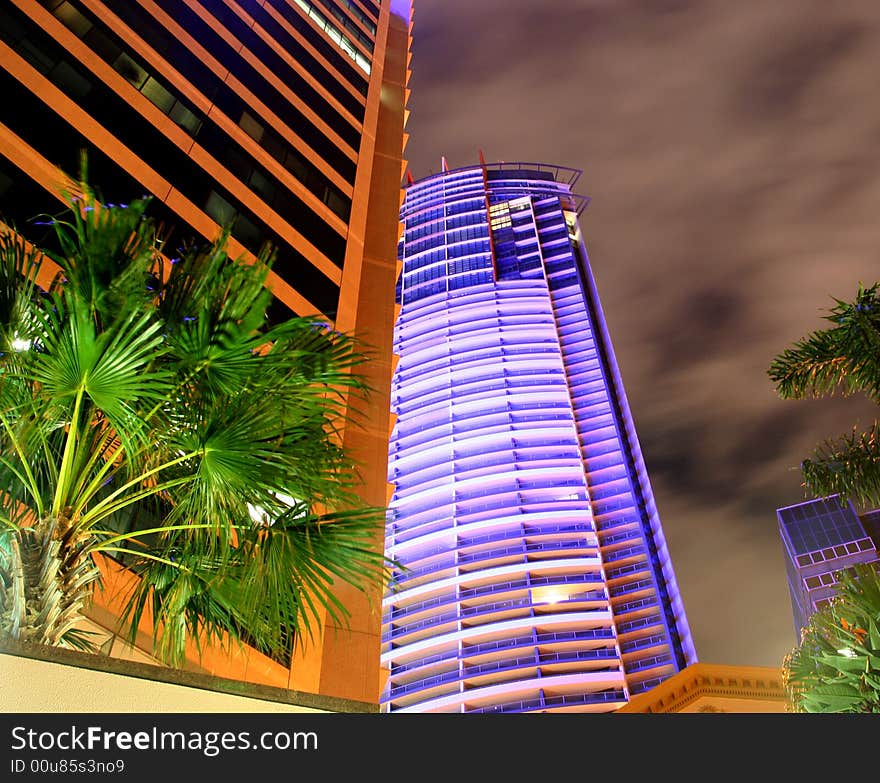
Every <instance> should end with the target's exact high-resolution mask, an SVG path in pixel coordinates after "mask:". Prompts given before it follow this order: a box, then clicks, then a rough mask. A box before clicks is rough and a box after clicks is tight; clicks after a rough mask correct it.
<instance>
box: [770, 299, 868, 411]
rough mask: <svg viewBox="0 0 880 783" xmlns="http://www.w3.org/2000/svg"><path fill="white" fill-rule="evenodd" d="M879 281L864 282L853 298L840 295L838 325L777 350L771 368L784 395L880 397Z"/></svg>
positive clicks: (833, 316) (834, 315)
mask: <svg viewBox="0 0 880 783" xmlns="http://www.w3.org/2000/svg"><path fill="white" fill-rule="evenodd" d="M878 292H880V284H876V283H875V284H874V285H872V286H870V287H868V288H865V287H863V286H861V285H860V286H859V290H858V293H857V295H856V298H855V300H854V301H853V302H844V301H842V300H839V299H836V300H835V303H836V304H835V306H834V307H833V308H832V309H831V310H830V312H829V314H828V315H827V316H826V320H829V321H831V322H832V323H834V324H835V326H833V327H831V328H830V329H825V330H821V331H816V332H813V333H812V334H810V335H808V336H807V337H806V338H803V339H802V340H800V341H798V342H797V343H795V345H794V347H793V348H788V349H786V350H785V351H783V352H782V353H781V354H780V355H779V356H777V357H776V358H775V359H774V360H773V362H772V364H771V365H770V369H769V371H768V374H769V376H770V379H771V380H772V381H773V382H774V383H775V384H776V389H777V391H778V393H779V395H780V396H781V397H783V398H805V397H821V396H825V395H832V394H836V393H841V394H844V395H848V394H854V393H856V392H864V393H865V394H866V395H868V397H869V398H871V399H872V400H874V401H876V402H880V293H878Z"/></svg>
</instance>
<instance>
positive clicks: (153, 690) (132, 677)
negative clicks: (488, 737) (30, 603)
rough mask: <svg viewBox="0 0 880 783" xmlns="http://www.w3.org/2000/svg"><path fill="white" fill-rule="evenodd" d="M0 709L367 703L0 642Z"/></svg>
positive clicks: (290, 707)
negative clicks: (1, 683) (0, 681)
mask: <svg viewBox="0 0 880 783" xmlns="http://www.w3.org/2000/svg"><path fill="white" fill-rule="evenodd" d="M0 680H2V682H3V687H2V689H0V712H346V713H378V712H379V706H378V705H377V704H370V703H368V702H362V701H353V700H349V699H341V698H337V697H333V696H322V695H319V694H315V693H306V692H303V691H291V690H287V689H285V688H277V687H273V686H270V685H258V684H256V683H249V682H241V681H239V680H230V679H225V678H223V677H215V676H212V675H208V674H201V673H197V672H187V671H181V670H179V669H172V668H166V667H162V666H154V665H151V664H146V663H140V662H137V661H128V660H122V659H119V658H111V657H108V656H106V655H96V654H91V653H84V652H79V651H77V650H66V649H62V648H60V647H46V646H43V645H35V644H23V643H20V642H13V641H11V640H8V639H6V640H0Z"/></svg>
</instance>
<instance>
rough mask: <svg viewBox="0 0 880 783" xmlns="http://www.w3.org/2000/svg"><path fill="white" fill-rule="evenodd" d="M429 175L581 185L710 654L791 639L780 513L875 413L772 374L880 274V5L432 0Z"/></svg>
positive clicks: (421, 103)
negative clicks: (809, 392) (819, 396)
mask: <svg viewBox="0 0 880 783" xmlns="http://www.w3.org/2000/svg"><path fill="white" fill-rule="evenodd" d="M415 6H416V7H415V12H414V29H413V35H414V42H413V60H412V68H413V77H412V80H411V82H410V87H411V88H412V95H411V98H410V104H409V106H410V109H411V110H412V115H411V117H410V120H409V124H408V126H407V130H408V132H409V133H410V135H411V138H410V141H409V145H408V148H407V150H406V153H407V154H406V157H407V158H408V159H409V161H410V169H411V171H412V174H413V176H415V177H416V178H417V179H418V178H420V177H423V176H426V175H428V174H430V173H434V172H437V171H439V170H440V160H441V155H444V156H446V159H447V161H448V164H449V166H450V168H456V167H459V166H467V165H473V164H476V163H477V162H478V150H480V149H482V150H483V151H484V154H485V157H486V160H487V161H490V162H491V161H499V160H503V161H517V160H519V161H538V162H546V163H557V164H561V165H565V166H571V167H574V168H578V169H582V170H583V171H584V174H583V176H582V178H581V180H580V182H579V183H578V186H577V188H576V189H577V190H578V191H579V192H580V193H582V194H584V195H587V196H590V197H591V198H592V203H591V204H590V206H589V207H587V210H586V211H585V212H584V214H583V216H582V218H581V226H582V229H583V231H584V235H585V238H586V245H587V251H588V253H589V255H590V261H591V265H592V268H593V272H594V275H595V277H596V282H597V285H598V287H599V293H600V297H601V300H602V305H603V308H604V310H605V315H606V318H607V320H608V326H609V329H610V332H611V338H612V341H613V344H614V349H615V352H616V355H617V360H618V363H619V365H620V370H621V374H622V376H623V381H624V385H625V387H626V392H627V395H628V397H629V401H630V407H631V409H632V413H633V416H634V419H635V424H636V428H637V430H638V433H639V439H640V442H641V445H642V450H643V453H644V457H645V462H646V464H647V468H648V473H649V475H650V477H651V481H652V484H653V487H654V493H655V497H656V500H657V506H658V508H659V511H660V517H661V519H662V522H663V527H664V530H665V533H666V537H667V541H668V544H669V548H670V551H671V554H672V560H673V566H674V569H675V571H676V574H677V577H678V581H679V586H680V587H681V589H682V593H683V596H684V603H685V608H686V610H687V614H688V620H689V622H690V626H691V630H692V632H693V636H694V641H695V644H696V647H697V655H698V656H699V658H700V660H702V661H705V662H710V663H730V664H754V665H762V666H779V665H780V664H781V661H782V658H783V656H784V655H785V653H786V652H788V651H789V650H790V649H791V647H792V646H793V645H794V643H795V634H794V628H793V621H792V615H791V607H790V604H789V598H788V589H787V586H786V580H785V573H784V567H783V558H782V544H781V541H780V539H779V534H778V531H777V527H776V514H775V510H776V508H778V507H780V506H784V505H789V504H791V503H796V502H799V501H801V500H803V499H804V497H805V496H804V490H803V489H802V488H801V485H800V473H799V471H798V470H797V466H798V465H799V463H800V461H801V459H802V458H803V457H805V456H807V455H808V453H809V452H810V451H811V450H812V449H813V447H814V446H815V445H816V444H817V443H818V442H819V441H820V440H822V439H823V438H825V437H827V436H829V435H836V434H840V433H843V432H846V431H847V430H849V429H851V427H852V426H853V425H854V424H856V423H859V424H861V425H867V424H868V423H869V422H870V421H872V420H873V418H874V416H875V413H876V408H875V407H873V406H871V405H870V404H869V403H867V402H866V401H865V400H863V399H860V398H850V399H836V400H819V401H783V400H780V399H779V398H778V397H777V395H776V393H775V391H774V389H773V386H772V384H771V383H770V381H769V379H768V377H767V374H766V370H767V367H768V366H769V364H770V362H771V360H772V359H773V357H774V356H775V355H776V354H778V353H779V352H781V351H782V350H783V349H784V348H785V347H786V346H787V345H789V344H791V343H792V342H794V341H795V340H796V339H798V338H800V337H801V336H803V335H805V334H807V333H808V332H809V331H812V330H814V329H818V328H822V326H823V321H822V320H821V315H823V314H824V312H825V311H826V310H827V308H828V307H830V306H831V305H832V304H833V302H832V299H831V297H832V296H836V297H838V298H841V299H850V298H852V297H853V296H854V294H855V291H856V289H857V285H858V282H859V281H862V282H864V283H866V284H869V283H872V282H874V281H875V280H877V279H880V269H878V264H877V257H878V252H880V219H878V211H880V153H878V150H880V102H878V100H877V96H876V91H877V82H878V74H880V11H878V8H877V4H876V0H864V1H862V0H836V2H833V3H829V2H827V0H773V1H772V2H767V0H744V1H743V2H739V3H731V2H729V0H564V1H563V0H416V2H415Z"/></svg>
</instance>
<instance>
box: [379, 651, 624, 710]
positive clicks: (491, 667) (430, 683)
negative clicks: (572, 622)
mask: <svg viewBox="0 0 880 783" xmlns="http://www.w3.org/2000/svg"><path fill="white" fill-rule="evenodd" d="M582 661H618V658H617V652H616V651H615V650H614V649H610V650H609V649H605V648H603V649H597V650H580V651H575V652H562V653H544V654H534V655H528V656H521V657H518V658H505V659H502V660H498V661H490V662H489V663H484V664H479V665H472V666H463V667H462V668H461V669H460V670H459V669H455V670H454V671H448V672H442V673H441V674H436V675H433V676H431V677H426V678H425V679H422V680H417V681H415V682H410V683H407V684H405V685H392V686H391V687H390V688H389V689H388V691H387V693H386V695H385V696H383V699H382V700H383V701H389V700H393V699H396V698H399V697H401V696H405V695H407V694H408V693H413V692H415V691H420V690H425V689H427V688H434V687H436V686H438V685H444V684H446V683H448V682H454V681H455V680H466V679H470V678H472V677H478V676H481V675H484V674H493V673H496V672H504V671H515V670H516V669H525V668H535V667H539V666H542V665H549V664H559V663H578V662H582ZM618 668H619V666H618V665H615V666H613V667H604V668H602V669H599V670H598V671H610V670H613V669H618ZM593 671H597V670H596V669H593Z"/></svg>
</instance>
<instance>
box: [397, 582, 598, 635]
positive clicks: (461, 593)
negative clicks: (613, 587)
mask: <svg viewBox="0 0 880 783" xmlns="http://www.w3.org/2000/svg"><path fill="white" fill-rule="evenodd" d="M472 576H473V577H479V574H473V575H472ZM602 581H603V580H602V576H601V574H598V573H588V574H575V575H560V576H535V577H529V578H526V579H513V580H510V581H507V582H492V583H490V584H485V585H480V586H478V587H469V588H467V587H463V588H460V589H459V590H458V591H457V592H451V593H444V594H443V595H438V596H434V597H433V598H426V599H425V600H424V601H419V602H417V603H413V604H407V605H406V606H400V607H398V606H392V608H391V611H386V612H384V613H383V615H382V622H383V623H387V622H396V621H397V620H399V619H401V618H403V617H406V616H407V615H410V614H414V613H416V612H423V611H425V610H427V609H433V608H435V607H438V606H443V605H445V604H449V603H457V602H459V601H466V600H469V599H473V598H479V597H481V596H486V595H494V594H496V593H506V592H510V591H513V590H528V589H530V588H532V587H546V586H559V585H569V584H599V583H601V582H602ZM603 595H605V594H604V592H603ZM606 598H607V596H606Z"/></svg>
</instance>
